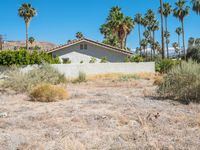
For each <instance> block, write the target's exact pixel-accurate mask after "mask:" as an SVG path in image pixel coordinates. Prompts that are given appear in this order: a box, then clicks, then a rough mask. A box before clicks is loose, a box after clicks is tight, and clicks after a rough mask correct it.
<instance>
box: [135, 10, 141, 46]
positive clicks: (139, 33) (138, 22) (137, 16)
mask: <svg viewBox="0 0 200 150" xmlns="http://www.w3.org/2000/svg"><path fill="white" fill-rule="evenodd" d="M134 21H135V23H137V24H138V37H139V45H140V43H141V31H140V25H141V24H142V15H141V14H140V13H137V14H136V15H135V18H134Z"/></svg>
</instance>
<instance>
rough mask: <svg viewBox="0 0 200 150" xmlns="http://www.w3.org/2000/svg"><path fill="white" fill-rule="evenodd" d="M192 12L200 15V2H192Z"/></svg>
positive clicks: (194, 0)
mask: <svg viewBox="0 0 200 150" xmlns="http://www.w3.org/2000/svg"><path fill="white" fill-rule="evenodd" d="M192 5H193V6H192V10H193V11H195V12H196V13H197V15H200V0H192Z"/></svg>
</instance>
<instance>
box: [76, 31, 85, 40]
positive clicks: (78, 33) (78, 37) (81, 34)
mask: <svg viewBox="0 0 200 150" xmlns="http://www.w3.org/2000/svg"><path fill="white" fill-rule="evenodd" d="M83 37H84V36H83V33H82V32H77V33H76V38H77V39H81V38H83Z"/></svg>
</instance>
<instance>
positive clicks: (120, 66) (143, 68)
mask: <svg viewBox="0 0 200 150" xmlns="http://www.w3.org/2000/svg"><path fill="white" fill-rule="evenodd" d="M52 66H53V67H54V68H56V69H58V70H59V71H60V72H61V73H64V74H65V76H66V77H69V78H75V77H78V75H79V72H83V73H85V74H86V75H97V74H107V73H124V74H134V73H141V72H148V73H154V72H155V63H154V62H145V63H96V64H58V65H52Z"/></svg>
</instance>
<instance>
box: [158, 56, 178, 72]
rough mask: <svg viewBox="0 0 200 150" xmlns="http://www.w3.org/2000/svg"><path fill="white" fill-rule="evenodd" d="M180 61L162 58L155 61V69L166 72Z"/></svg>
mask: <svg viewBox="0 0 200 150" xmlns="http://www.w3.org/2000/svg"><path fill="white" fill-rule="evenodd" d="M179 63H180V61H177V60H172V59H163V60H160V61H158V62H156V71H157V72H160V73H167V72H168V71H169V70H170V69H171V68H172V67H173V66H175V65H178V64H179Z"/></svg>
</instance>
